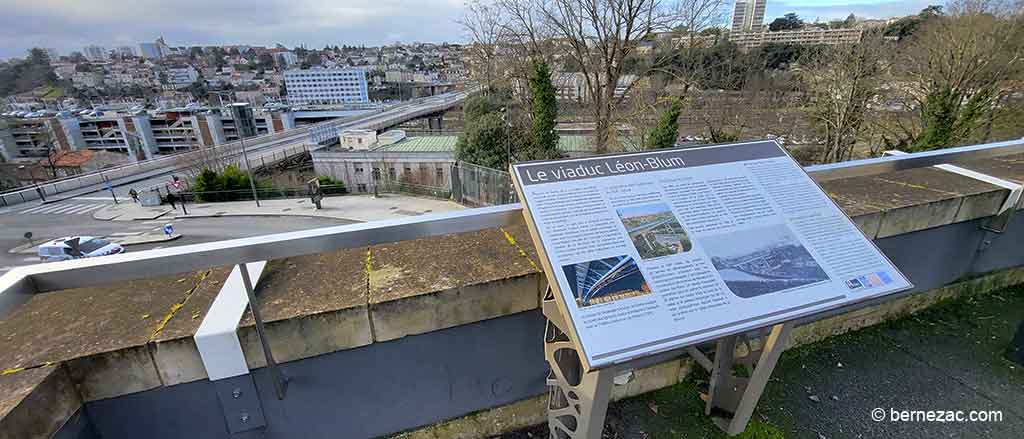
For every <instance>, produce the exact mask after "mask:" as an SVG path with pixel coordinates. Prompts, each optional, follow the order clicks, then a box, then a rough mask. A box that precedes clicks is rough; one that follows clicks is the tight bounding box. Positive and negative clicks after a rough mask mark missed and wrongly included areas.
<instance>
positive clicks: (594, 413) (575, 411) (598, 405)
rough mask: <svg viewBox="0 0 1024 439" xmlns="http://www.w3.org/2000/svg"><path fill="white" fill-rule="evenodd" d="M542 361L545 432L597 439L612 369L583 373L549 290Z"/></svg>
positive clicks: (558, 438) (556, 438) (566, 438)
mask: <svg viewBox="0 0 1024 439" xmlns="http://www.w3.org/2000/svg"><path fill="white" fill-rule="evenodd" d="M542 310H543V312H544V316H545V317H547V323H546V324H545V328H544V358H545V359H546V360H547V361H548V365H549V366H550V367H551V370H550V371H548V378H547V385H548V430H549V431H550V432H551V437H552V438H553V439H600V438H601V430H603V429H604V416H605V413H607V411H608V400H609V399H611V396H612V384H613V382H612V379H613V378H615V375H614V374H615V371H614V368H606V369H598V370H592V371H590V372H586V371H584V368H583V362H582V361H581V360H580V355H582V353H581V352H579V351H577V349H576V344H575V343H573V341H572V340H571V339H570V338H569V335H568V333H567V332H566V328H568V326H567V325H566V324H565V320H564V319H563V318H562V315H561V313H560V312H559V311H558V306H557V305H555V298H554V296H553V294H552V292H551V289H550V288H548V290H547V293H545V295H544V301H543V305H542Z"/></svg>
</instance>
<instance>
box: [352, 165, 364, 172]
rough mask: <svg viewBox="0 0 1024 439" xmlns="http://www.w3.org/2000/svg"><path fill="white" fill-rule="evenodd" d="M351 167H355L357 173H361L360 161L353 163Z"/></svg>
mask: <svg viewBox="0 0 1024 439" xmlns="http://www.w3.org/2000/svg"><path fill="white" fill-rule="evenodd" d="M352 167H353V168H355V170H356V173H357V174H362V173H363V164H362V163H353V164H352Z"/></svg>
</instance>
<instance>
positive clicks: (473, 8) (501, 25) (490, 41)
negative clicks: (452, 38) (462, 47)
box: [457, 0, 507, 92]
mask: <svg viewBox="0 0 1024 439" xmlns="http://www.w3.org/2000/svg"><path fill="white" fill-rule="evenodd" d="M506 22H507V18H506V17H505V15H504V14H503V13H502V9H501V8H500V7H498V5H496V4H495V3H494V2H491V1H486V0H470V1H468V2H467V3H466V13H465V14H464V15H463V17H462V18H461V19H459V20H457V23H458V24H459V25H460V26H461V27H462V29H463V30H464V31H465V32H466V34H467V36H468V37H469V41H470V45H469V48H468V50H467V54H468V55H469V60H470V66H471V74H472V75H473V76H475V77H477V78H478V79H479V80H480V81H481V82H483V83H484V85H485V86H486V89H487V91H488V92H490V91H493V90H494V88H495V87H496V81H497V80H498V53H499V50H500V43H501V41H502V39H503V38H504V37H503V32H504V31H505V29H506Z"/></svg>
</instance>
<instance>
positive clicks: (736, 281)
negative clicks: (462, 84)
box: [700, 224, 829, 299]
mask: <svg viewBox="0 0 1024 439" xmlns="http://www.w3.org/2000/svg"><path fill="white" fill-rule="evenodd" d="M700 244H701V247H702V248H703V249H704V251H705V252H706V253H707V254H708V256H709V257H710V258H711V262H712V264H714V266H715V269H716V270H718V273H719V274H720V275H721V276H722V280H723V281H725V284H726V286H728V287H729V290H731V291H732V292H733V294H735V295H737V296H739V297H742V298H746V299H749V298H752V297H757V296H761V295H765V294H772V293H778V292H782V291H785V290H789V289H793V288H797V287H803V286H807V285H811V284H816V283H819V282H824V281H828V280H829V277H828V275H827V274H825V270H824V269H822V268H821V265H819V264H818V261H815V260H814V257H812V256H811V253H810V252H808V251H807V249H806V248H805V247H804V246H803V244H801V243H800V241H798V240H797V239H796V238H795V237H794V236H793V233H792V231H790V230H789V227H786V226H785V225H784V224H775V225H771V226H767V227H758V228H755V229H750V230H741V231H737V232H731V233H725V234H721V235H717V236H709V237H707V238H703V239H701V240H700Z"/></svg>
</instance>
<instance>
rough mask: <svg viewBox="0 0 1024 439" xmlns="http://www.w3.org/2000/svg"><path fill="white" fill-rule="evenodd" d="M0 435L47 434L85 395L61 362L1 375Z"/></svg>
mask: <svg viewBox="0 0 1024 439" xmlns="http://www.w3.org/2000/svg"><path fill="white" fill-rule="evenodd" d="M0 389H3V392H2V394H0V439H22V438H48V437H53V435H54V434H55V433H56V432H57V430H59V429H60V427H61V426H62V425H64V422H65V421H67V419H68V418H70V417H71V416H72V415H74V414H75V412H76V411H77V410H79V409H80V408H81V407H82V399H81V397H79V395H78V391H77V390H76V389H75V386H74V384H72V383H71V379H70V378H69V377H68V374H67V370H65V369H64V368H63V367H62V366H45V367H41V368H37V369H32V370H26V371H22V372H18V373H15V374H12V375H7V376H3V377H0Z"/></svg>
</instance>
